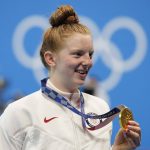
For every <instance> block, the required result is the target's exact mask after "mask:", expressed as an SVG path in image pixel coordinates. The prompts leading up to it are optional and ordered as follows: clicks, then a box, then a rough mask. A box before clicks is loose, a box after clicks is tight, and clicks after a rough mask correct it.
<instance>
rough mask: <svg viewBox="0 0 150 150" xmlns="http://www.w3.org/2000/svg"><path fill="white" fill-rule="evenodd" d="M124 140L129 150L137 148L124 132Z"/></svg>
mask: <svg viewBox="0 0 150 150" xmlns="http://www.w3.org/2000/svg"><path fill="white" fill-rule="evenodd" d="M124 138H125V139H126V141H127V143H128V146H130V148H132V149H135V148H136V147H137V146H136V143H135V142H134V141H133V140H132V139H131V138H130V137H129V136H128V135H127V133H126V132H124Z"/></svg>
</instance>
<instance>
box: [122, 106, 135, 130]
mask: <svg viewBox="0 0 150 150" xmlns="http://www.w3.org/2000/svg"><path fill="white" fill-rule="evenodd" d="M119 119H120V126H121V127H122V128H124V129H126V127H127V125H128V121H129V120H133V114H132V112H131V110H129V108H127V107H126V108H123V109H122V110H121V112H120V114H119Z"/></svg>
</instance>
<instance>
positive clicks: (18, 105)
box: [0, 5, 141, 150]
mask: <svg viewBox="0 0 150 150" xmlns="http://www.w3.org/2000/svg"><path fill="white" fill-rule="evenodd" d="M50 23H51V27H50V28H49V29H48V30H47V31H46V33H45V35H44V39H43V44H42V47H41V51H40V56H41V59H42V62H43V64H44V65H45V67H46V68H47V69H48V70H49V72H50V76H49V78H47V79H44V80H42V87H41V89H40V90H39V91H36V92H34V93H32V94H30V95H28V96H26V97H24V98H22V99H20V100H18V101H16V102H14V103H12V104H10V105H9V106H8V107H7V108H6V110H5V112H4V113H3V115H2V116H1V118H0V149H1V150H91V149H92V150H109V149H111V144H110V141H111V131H112V124H111V123H109V124H107V125H105V126H104V127H103V128H99V129H97V130H94V129H95V128H94V127H95V126H97V125H99V124H101V123H103V120H101V119H87V118H86V119H85V118H84V114H89V115H93V116H94V115H100V114H104V113H107V112H108V111H109V107H108V105H107V103H106V102H105V101H104V100H102V99H100V98H97V97H95V96H92V95H89V94H86V93H82V92H80V91H79V87H80V86H81V85H83V83H84V81H85V78H86V76H87V74H88V71H89V69H90V68H91V66H92V55H93V52H94V49H93V42H92V36H91V33H90V31H89V29H88V28H87V27H86V26H84V25H83V24H80V23H79V19H78V16H77V14H76V13H75V12H74V10H73V8H72V7H71V6H69V5H66V6H61V7H59V8H58V9H57V10H56V12H54V13H53V14H52V16H51V18H50ZM140 138H141V130H140V127H139V124H138V123H137V122H135V121H129V122H128V126H127V129H126V130H124V129H120V130H119V131H118V134H117V136H116V139H115V142H114V144H113V146H112V149H113V150H132V149H135V148H136V147H137V146H139V144H140Z"/></svg>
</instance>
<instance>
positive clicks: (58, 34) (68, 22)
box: [40, 5, 91, 68]
mask: <svg viewBox="0 0 150 150" xmlns="http://www.w3.org/2000/svg"><path fill="white" fill-rule="evenodd" d="M49 22H50V24H51V27H50V28H49V29H47V31H46V32H45V34H44V38H43V43H42V46H41V49H40V56H41V60H42V62H43V64H44V66H45V67H47V68H48V65H47V63H46V61H45V59H44V53H45V52H46V51H51V52H57V51H59V50H60V49H61V47H62V46H63V43H64V40H65V39H66V38H68V37H70V36H71V35H72V34H73V33H81V34H91V33H90V30H89V29H88V28H87V27H86V26H85V25H83V24H81V23H79V18H78V16H77V14H76V12H75V11H74V9H73V8H72V7H71V6H70V5H62V6H60V7H59V8H58V9H57V10H56V11H55V12H54V13H53V14H52V15H51V17H50V19H49Z"/></svg>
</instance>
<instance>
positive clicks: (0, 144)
mask: <svg viewBox="0 0 150 150" xmlns="http://www.w3.org/2000/svg"><path fill="white" fill-rule="evenodd" d="M15 114H16V112H15V111H14V108H12V107H11V106H8V107H7V108H6V109H5V111H4V113H3V114H2V115H1V116H0V150H21V144H20V142H19V141H18V140H17V139H16V138H15V136H14V134H15V132H16V129H17V121H16V119H15V118H16V117H17V116H15Z"/></svg>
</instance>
